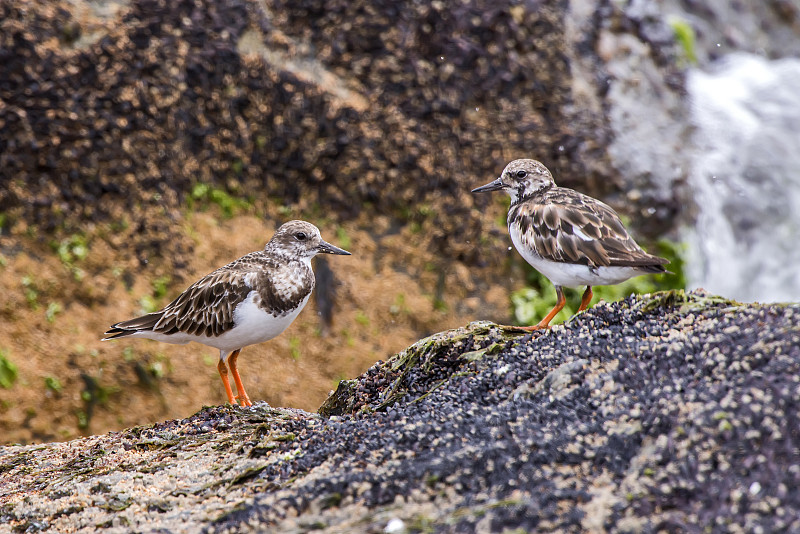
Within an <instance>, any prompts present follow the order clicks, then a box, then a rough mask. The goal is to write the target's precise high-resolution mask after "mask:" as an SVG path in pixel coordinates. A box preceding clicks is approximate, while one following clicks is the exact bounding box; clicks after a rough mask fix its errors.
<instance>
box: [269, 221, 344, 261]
mask: <svg viewBox="0 0 800 534" xmlns="http://www.w3.org/2000/svg"><path fill="white" fill-rule="evenodd" d="M264 250H265V251H266V252H274V253H278V254H284V255H288V256H294V257H298V258H309V259H310V258H313V257H314V256H316V255H317V254H342V255H347V256H349V255H350V253H349V252H347V251H346V250H343V249H340V248H339V247H335V246H333V245H331V244H330V243H327V242H325V241H323V239H322V236H321V235H320V233H319V228H317V227H316V226H314V225H313V224H311V223H308V222H305V221H289V222H287V223H284V224H282V225H281V227H280V228H278V231H277V232H275V235H274V236H272V239H270V240H269V243H267V245H266V246H265V247H264Z"/></svg>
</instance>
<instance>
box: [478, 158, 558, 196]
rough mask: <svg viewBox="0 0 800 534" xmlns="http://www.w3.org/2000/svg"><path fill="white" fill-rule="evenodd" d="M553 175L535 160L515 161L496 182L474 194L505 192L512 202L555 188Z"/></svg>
mask: <svg viewBox="0 0 800 534" xmlns="http://www.w3.org/2000/svg"><path fill="white" fill-rule="evenodd" d="M555 185H556V184H555V182H554V181H553V175H552V174H550V171H549V170H547V167H545V166H544V165H542V164H541V163H540V162H538V161H536V160H535V159H515V160H514V161H512V162H511V163H509V164H508V165H506V168H505V169H503V173H502V174H501V175H500V177H499V178H497V179H496V180H494V181H492V182H489V183H488V184H486V185H484V186H481V187H478V188H475V189H473V190H472V192H473V193H484V192H487V191H500V190H503V191H505V192H506V193H508V194H509V196H510V197H511V202H512V203H514V202H517V201H518V200H519V199H521V198H525V197H529V196H531V195H533V194H535V193H539V192H541V191H545V190H547V189H550V188H551V187H553V186H555Z"/></svg>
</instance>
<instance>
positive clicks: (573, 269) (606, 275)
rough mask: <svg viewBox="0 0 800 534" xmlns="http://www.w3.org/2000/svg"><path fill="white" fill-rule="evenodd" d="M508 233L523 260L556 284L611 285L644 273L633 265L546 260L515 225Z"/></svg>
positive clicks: (573, 285)
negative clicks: (606, 265) (599, 264)
mask: <svg viewBox="0 0 800 534" xmlns="http://www.w3.org/2000/svg"><path fill="white" fill-rule="evenodd" d="M508 233H509V234H510V235H511V242H512V243H514V248H516V249H517V252H519V253H520V255H521V256H522V257H523V258H525V261H527V262H528V263H529V264H530V265H531V267H533V268H534V269H536V270H537V271H539V272H540V273H542V274H543V275H545V276H546V277H547V279H548V280H550V281H551V282H552V283H553V284H555V285H557V286H566V287H575V286H602V285H609V284H611V285H613V284H619V283H620V282H624V281H625V280H627V279H628V278H632V277H634V276H639V275H641V274H644V273H643V272H642V271H640V270H638V269H636V268H634V267H596V268H594V269H592V268H590V267H589V266H588V265H581V264H577V263H562V262H559V261H553V260H548V259H546V258H543V257H542V256H540V255H539V254H537V253H536V251H535V250H533V248H532V247H530V246H528V245H527V244H525V243H524V242H523V240H522V235H521V234H520V232H519V230H518V228H517V227H516V226H514V225H511V226H510V227H509V229H508Z"/></svg>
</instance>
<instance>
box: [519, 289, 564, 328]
mask: <svg viewBox="0 0 800 534" xmlns="http://www.w3.org/2000/svg"><path fill="white" fill-rule="evenodd" d="M556 297H557V300H556V305H555V306H553V309H552V310H550V313H548V314H547V316H546V317H545V318H544V319H542V320H541V321H539V324H537V325H534V326H521V327H520V329H521V330H525V331H527V332H533V331H534V330H541V329H543V328H550V321H552V320H553V317H555V316H556V314H558V312H560V311H561V310H562V309H563V308H564V305H565V304H566V303H567V299H565V298H564V291H563V290H562V289H561V286H556Z"/></svg>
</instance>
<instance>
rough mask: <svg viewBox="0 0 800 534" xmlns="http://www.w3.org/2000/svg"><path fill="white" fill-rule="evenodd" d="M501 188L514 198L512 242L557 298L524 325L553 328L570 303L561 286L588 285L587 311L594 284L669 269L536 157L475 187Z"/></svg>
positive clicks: (510, 213)
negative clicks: (559, 183) (540, 316)
mask: <svg viewBox="0 0 800 534" xmlns="http://www.w3.org/2000/svg"><path fill="white" fill-rule="evenodd" d="M501 190H502V191H505V192H506V193H508V195H509V196H510V197H511V207H510V208H509V210H508V219H507V223H508V233H509V234H510V235H511V241H512V242H513V243H514V247H516V249H517V251H518V252H519V253H520V254H521V255H522V257H523V258H525V261H527V262H528V263H529V264H530V265H531V266H533V268H534V269H536V270H537V271H539V272H540V273H542V274H543V275H544V276H545V277H547V279H548V280H550V282H552V283H553V285H554V286H555V288H556V296H557V299H558V300H557V302H556V305H555V306H554V307H553V309H552V310H551V311H550V313H548V314H547V316H546V317H545V318H544V319H542V320H541V321H540V322H539V324H537V325H534V326H529V327H523V329H524V330H528V331H532V330H537V329H540V328H549V326H550V321H552V320H553V317H555V316H556V314H557V313H558V312H559V311H561V309H562V308H563V307H564V304H565V303H566V300H565V299H564V292H563V291H562V286H567V287H575V286H580V285H586V291H585V292H584V293H583V297H582V298H581V306H580V308H579V309H578V311H583V310H585V309H586V307H587V306H588V305H589V302H591V300H592V286H598V285H613V284H619V283H620V282H623V281H625V280H627V279H629V278H632V277H634V276H639V275H642V274H653V273H656V274H657V273H665V272H668V271H667V270H666V269H664V267H663V266H664V265H665V264H667V263H669V261H668V260H666V259H665V258H660V257H658V256H653V255H651V254H648V253H647V252H645V251H644V250H642V248H641V247H640V246H639V245H638V244H636V242H635V241H634V240H633V238H632V237H631V236H630V235H629V234H628V231H627V230H626V229H625V227H624V226H623V225H622V221H620V218H619V215H617V213H616V212H615V211H614V210H613V209H611V207H609V206H607V205H606V204H604V203H602V202H600V201H599V200H597V199H594V198H592V197H590V196H587V195H584V194H582V193H579V192H577V191H573V190H572V189H567V188H564V187H558V186H557V185H556V184H555V181H554V180H553V176H552V174H550V171H549V170H548V169H547V167H545V166H544V165H542V164H541V163H540V162H538V161H536V160H532V159H517V160H514V161H512V162H511V163H509V164H508V165H506V168H505V169H503V173H502V174H501V175H500V177H499V178H497V179H496V180H494V181H492V182H490V183H488V184H486V185H484V186H481V187H478V188H476V189H473V190H472V192H473V193H483V192H487V191H501Z"/></svg>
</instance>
